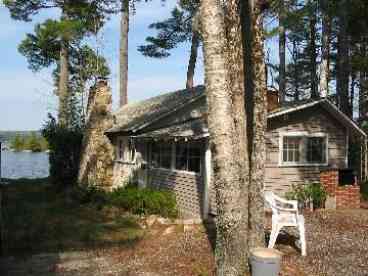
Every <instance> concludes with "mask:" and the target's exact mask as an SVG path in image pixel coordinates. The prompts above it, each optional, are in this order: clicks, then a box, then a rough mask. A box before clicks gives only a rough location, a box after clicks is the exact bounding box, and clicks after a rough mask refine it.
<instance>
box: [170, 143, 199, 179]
mask: <svg viewBox="0 0 368 276" xmlns="http://www.w3.org/2000/svg"><path fill="white" fill-rule="evenodd" d="M179 143H182V144H185V145H186V147H187V148H188V147H189V145H190V144H193V143H195V142H175V143H174V148H175V150H174V154H175V155H174V157H173V162H174V163H173V164H172V165H173V166H172V168H173V171H175V172H180V173H187V174H193V175H201V174H202V171H203V164H202V161H203V157H202V155H203V154H202V153H203V152H202V149H201V145H199V146H198V147H199V156H196V157H197V158H199V172H195V171H189V170H179V169H177V168H176V158H177V154H176V146H177V145H178V144H179ZM189 159H190V155H189V150H188V152H187V166H188V167H189Z"/></svg>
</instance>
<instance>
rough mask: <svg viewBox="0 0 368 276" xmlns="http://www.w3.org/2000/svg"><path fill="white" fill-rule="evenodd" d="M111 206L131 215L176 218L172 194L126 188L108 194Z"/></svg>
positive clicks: (132, 187) (148, 189) (131, 187)
mask: <svg viewBox="0 0 368 276" xmlns="http://www.w3.org/2000/svg"><path fill="white" fill-rule="evenodd" d="M109 197H110V203H111V204H112V205H115V206H118V207H121V208H124V209H126V210H127V211H130V212H132V213H133V214H138V215H151V214H156V215H160V216H163V217H177V215H178V211H177V207H176V199H175V195H174V193H173V192H170V191H166V190H155V189H150V188H141V189H140V188H138V187H134V186H131V185H129V186H127V187H124V188H118V189H115V190H114V191H113V192H112V193H110V194H109Z"/></svg>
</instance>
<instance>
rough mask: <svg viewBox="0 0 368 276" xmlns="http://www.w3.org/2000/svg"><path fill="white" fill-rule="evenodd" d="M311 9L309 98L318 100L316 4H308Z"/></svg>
mask: <svg viewBox="0 0 368 276" xmlns="http://www.w3.org/2000/svg"><path fill="white" fill-rule="evenodd" d="M310 5H311V7H312V9H311V15H310V19H309V31H310V38H309V39H310V41H309V50H310V75H311V98H318V97H319V95H318V81H317V46H316V24H317V9H316V3H314V2H310Z"/></svg>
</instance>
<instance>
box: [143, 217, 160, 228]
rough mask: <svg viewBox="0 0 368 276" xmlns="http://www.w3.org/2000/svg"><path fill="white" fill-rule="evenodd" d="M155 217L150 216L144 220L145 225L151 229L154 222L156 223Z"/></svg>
mask: <svg viewBox="0 0 368 276" xmlns="http://www.w3.org/2000/svg"><path fill="white" fill-rule="evenodd" d="M157 218H158V217H157V216H156V215H150V216H148V217H147V218H146V225H147V226H148V227H151V226H152V225H154V224H155V222H156V221H157Z"/></svg>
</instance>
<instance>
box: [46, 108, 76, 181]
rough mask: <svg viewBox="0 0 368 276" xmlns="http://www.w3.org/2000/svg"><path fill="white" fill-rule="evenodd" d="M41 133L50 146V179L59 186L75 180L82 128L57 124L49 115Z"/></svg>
mask: <svg viewBox="0 0 368 276" xmlns="http://www.w3.org/2000/svg"><path fill="white" fill-rule="evenodd" d="M42 135H43V137H45V139H46V140H47V142H48V144H49V147H50V154H49V159H50V179H51V182H52V183H53V184H56V185H58V186H60V187H65V186H70V185H72V184H74V183H76V182H77V177H78V170H79V161H80V154H81V147H82V139H83V130H82V129H81V128H80V127H78V126H76V127H69V128H67V127H64V126H60V125H58V124H57V122H56V120H55V118H53V117H52V116H51V115H49V121H48V122H47V123H46V125H45V126H44V128H43V129H42Z"/></svg>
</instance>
